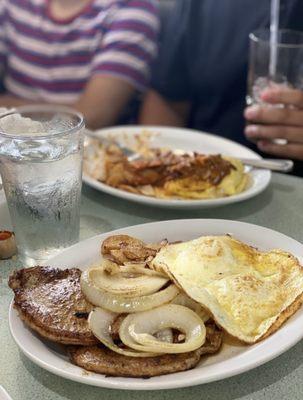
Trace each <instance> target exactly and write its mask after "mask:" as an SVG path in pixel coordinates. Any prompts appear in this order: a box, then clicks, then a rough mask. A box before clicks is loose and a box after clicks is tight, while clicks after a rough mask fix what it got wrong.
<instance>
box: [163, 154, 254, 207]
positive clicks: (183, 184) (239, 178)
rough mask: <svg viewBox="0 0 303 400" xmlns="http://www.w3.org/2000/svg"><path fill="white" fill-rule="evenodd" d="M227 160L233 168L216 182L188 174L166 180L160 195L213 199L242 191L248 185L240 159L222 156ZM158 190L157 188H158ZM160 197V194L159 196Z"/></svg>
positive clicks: (246, 175)
mask: <svg viewBox="0 0 303 400" xmlns="http://www.w3.org/2000/svg"><path fill="white" fill-rule="evenodd" d="M222 158H223V159H224V160H226V161H229V162H230V163H231V164H232V166H233V168H232V169H230V171H229V173H228V174H227V175H226V176H225V177H224V178H223V179H222V180H221V181H220V182H219V183H218V184H215V183H213V182H212V181H211V180H203V179H201V178H200V177H196V176H194V175H193V176H189V177H186V178H181V179H174V180H171V181H168V182H166V183H165V184H164V187H163V188H161V195H162V197H172V196H177V197H179V198H184V199H197V200H198V199H215V198H220V197H227V196H233V195H235V194H238V193H241V192H243V191H244V190H245V189H246V187H247V185H248V174H246V173H245V171H244V165H243V164H242V162H241V161H240V160H237V159H235V158H232V157H222ZM158 191H159V190H158ZM159 197H160V196H159Z"/></svg>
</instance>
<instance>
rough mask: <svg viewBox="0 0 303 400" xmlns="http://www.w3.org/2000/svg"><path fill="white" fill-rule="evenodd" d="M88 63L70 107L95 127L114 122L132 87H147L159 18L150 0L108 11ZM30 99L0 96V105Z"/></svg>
mask: <svg viewBox="0 0 303 400" xmlns="http://www.w3.org/2000/svg"><path fill="white" fill-rule="evenodd" d="M109 18H110V20H109V21H108V26H107V30H106V33H105V34H104V36H102V40H101V42H100V45H99V47H98V48H97V49H96V52H95V54H94V57H93V59H92V65H91V78H90V80H89V81H88V83H87V85H86V87H85V89H84V91H83V93H82V94H81V95H80V97H79V99H78V100H77V102H76V103H74V104H69V106H70V107H73V108H75V109H77V110H78V111H80V112H82V113H83V114H84V117H85V119H86V124H87V126H88V127H89V128H91V129H97V128H101V127H104V126H108V125H112V124H114V123H115V122H116V121H117V119H118V117H119V115H120V114H121V112H122V110H123V109H124V107H125V106H126V105H127V103H128V101H129V100H130V98H131V97H132V95H133V94H134V93H135V91H136V90H138V91H141V90H144V89H145V88H146V86H147V82H148V78H149V73H150V63H151V61H152V60H153V58H154V57H155V54H156V50H157V33H158V28H159V20H158V15H157V9H156V7H155V6H154V3H153V2H152V1H150V0H143V1H141V2H139V3H138V2H137V1H136V0H129V1H127V2H125V4H124V5H122V6H121V8H117V10H115V12H114V13H110V16H109ZM29 103H30V104H33V103H34V102H33V101H27V100H22V99H19V98H16V97H13V96H10V95H3V96H0V106H2V107H8V108H10V107H16V106H20V105H25V104H29Z"/></svg>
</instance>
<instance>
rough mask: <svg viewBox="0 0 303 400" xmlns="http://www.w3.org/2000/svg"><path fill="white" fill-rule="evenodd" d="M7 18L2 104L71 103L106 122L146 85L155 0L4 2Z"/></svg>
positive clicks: (1, 49) (1, 18) (2, 16)
mask: <svg viewBox="0 0 303 400" xmlns="http://www.w3.org/2000/svg"><path fill="white" fill-rule="evenodd" d="M0 22H1V28H0V63H1V64H2V67H3V84H4V88H5V90H6V93H5V94H3V95H1V96H0V107H14V106H19V105H26V104H29V103H30V104H33V103H34V104H35V103H40V104H41V103H51V104H59V105H68V106H72V107H74V108H75V109H77V110H79V111H80V112H82V113H83V114H84V116H85V119H86V122H87V125H88V126H89V127H90V128H99V127H102V126H107V125H111V124H114V123H115V122H116V121H117V120H118V118H119V117H120V115H121V114H122V113H123V110H124V109H125V107H126V105H127V104H128V103H129V101H130V99H131V98H132V97H133V96H134V93H137V92H142V91H144V90H145V88H146V86H147V83H148V80H149V73H150V63H151V61H152V60H153V58H154V57H155V55H156V52H157V33H158V28H159V20H158V10H157V2H156V1H153V0H77V1H75V0H0Z"/></svg>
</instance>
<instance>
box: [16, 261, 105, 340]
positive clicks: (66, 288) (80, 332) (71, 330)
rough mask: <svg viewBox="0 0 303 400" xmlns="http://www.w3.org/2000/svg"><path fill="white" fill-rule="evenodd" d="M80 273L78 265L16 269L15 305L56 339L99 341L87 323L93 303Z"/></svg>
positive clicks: (32, 323)
mask: <svg viewBox="0 0 303 400" xmlns="http://www.w3.org/2000/svg"><path fill="white" fill-rule="evenodd" d="M80 276H81V271H80V270H79V269H77V268H72V269H65V270H60V269H58V268H51V267H33V268H26V269H22V270H19V271H15V272H13V273H12V275H11V276H10V278H9V286H10V287H11V288H12V289H13V291H14V293H15V298H14V307H15V308H16V309H17V310H18V313H19V316H20V317H21V319H22V320H23V321H24V322H25V324H26V325H28V326H29V327H30V328H32V329H33V330H34V331H36V332H37V333H39V334H40V335H41V336H43V337H44V338H46V339H49V340H52V341H54V342H57V343H62V344H69V345H71V344H72V345H93V344H96V343H97V340H96V338H95V337H94V335H93V334H92V333H91V331H90V329H89V327H88V323H87V317H88V313H89V312H90V311H91V310H92V308H93V306H92V305H91V304H89V303H88V302H87V301H86V300H85V298H84V296H83V294H82V292H81V288H80Z"/></svg>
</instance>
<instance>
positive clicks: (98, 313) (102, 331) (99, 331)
mask: <svg viewBox="0 0 303 400" xmlns="http://www.w3.org/2000/svg"><path fill="white" fill-rule="evenodd" d="M116 317H117V314H114V313H111V312H109V311H106V310H103V309H102V308H95V309H94V310H93V311H91V312H90V314H89V317H88V325H89V327H90V329H91V331H92V332H93V334H94V335H95V336H96V338H97V339H99V340H100V342H101V343H103V344H104V345H105V346H106V347H108V348H109V349H111V350H112V351H114V352H115V353H118V354H122V355H124V356H129V357H154V356H155V355H157V354H155V353H146V352H138V351H134V350H132V349H126V350H125V349H122V348H121V347H119V346H117V345H116V344H115V343H114V341H113V339H112V337H111V335H110V326H111V324H112V323H113V322H114V320H115V318H116Z"/></svg>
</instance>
